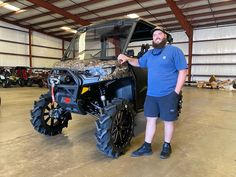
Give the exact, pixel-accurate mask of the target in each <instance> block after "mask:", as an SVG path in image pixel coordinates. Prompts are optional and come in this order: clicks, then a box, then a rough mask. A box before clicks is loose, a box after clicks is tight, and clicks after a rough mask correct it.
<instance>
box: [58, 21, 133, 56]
mask: <svg viewBox="0 0 236 177" xmlns="http://www.w3.org/2000/svg"><path fill="white" fill-rule="evenodd" d="M132 25H133V23H129V24H120V25H119V24H112V25H111V24H109V25H108V24H107V25H106V26H104V25H103V26H90V27H87V29H86V28H84V29H85V30H84V32H79V30H78V32H77V33H76V34H75V36H74V38H73V39H72V41H71V43H70V45H69V47H68V48H67V50H66V52H65V54H64V56H63V58H62V59H63V60H68V59H79V60H86V59H103V60H109V59H116V58H117V56H118V55H119V54H120V53H121V52H122V51H123V48H124V47H125V44H126V41H127V39H128V36H129V33H130V32H131V28H132Z"/></svg>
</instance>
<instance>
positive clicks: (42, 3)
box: [27, 0, 90, 26]
mask: <svg viewBox="0 0 236 177" xmlns="http://www.w3.org/2000/svg"><path fill="white" fill-rule="evenodd" d="M27 1H29V2H31V3H33V4H36V5H38V6H40V7H43V8H45V9H48V10H50V11H52V12H54V13H57V14H60V15H62V16H64V17H66V18H68V19H72V20H74V21H75V22H76V23H78V24H81V25H83V26H86V25H89V24H90V22H88V21H87V20H83V19H81V18H79V17H78V16H76V15H74V14H71V13H69V12H67V11H64V10H63V9H62V8H59V7H56V6H54V5H52V4H50V3H48V2H46V1H43V0H27Z"/></svg>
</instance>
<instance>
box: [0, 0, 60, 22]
mask: <svg viewBox="0 0 236 177" xmlns="http://www.w3.org/2000/svg"><path fill="white" fill-rule="evenodd" d="M58 1H62V0H49V2H50V3H54V2H58ZM18 3H21V2H18ZM35 7H37V6H36V5H32V6H27V7H25V8H22V9H21V10H28V9H29V10H30V9H33V8H35ZM15 14H16V12H15V11H13V12H9V13H6V14H3V15H1V16H0V18H4V17H7V16H11V15H15Z"/></svg>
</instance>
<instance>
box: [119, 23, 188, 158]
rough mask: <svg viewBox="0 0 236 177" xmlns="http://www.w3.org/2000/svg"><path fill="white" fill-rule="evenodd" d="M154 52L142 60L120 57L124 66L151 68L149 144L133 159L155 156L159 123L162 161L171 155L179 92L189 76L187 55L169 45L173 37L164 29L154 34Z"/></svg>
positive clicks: (146, 107) (146, 108)
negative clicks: (161, 131) (160, 126)
mask: <svg viewBox="0 0 236 177" xmlns="http://www.w3.org/2000/svg"><path fill="white" fill-rule="evenodd" d="M151 32H152V38H153V41H152V45H153V49H151V50H148V51H147V52H146V53H145V54H144V55H143V56H142V57H140V58H139V59H137V58H133V57H132V58H131V57H128V56H126V55H124V54H120V55H119V56H118V61H119V62H120V63H121V64H122V63H124V62H128V63H129V64H131V65H132V66H136V67H141V68H147V69H148V84H147V95H146V99H145V103H144V115H145V117H146V120H147V121H146V131H145V141H144V143H143V144H142V146H141V147H139V148H138V149H137V150H135V151H134V152H132V154H131V156H132V157H139V156H144V155H151V154H152V147H151V143H152V140H153V137H154V134H155V132H156V121H157V119H158V118H160V119H161V120H162V121H163V122H164V142H163V146H162V150H161V153H160V158H161V159H166V158H168V157H169V156H170V154H171V152H172V150H171V145H170V142H171V139H172V136H173V132H174V121H176V120H177V118H178V101H179V93H180V91H181V89H182V87H183V85H184V82H185V79H186V75H187V68H188V66H187V63H186V60H185V56H184V54H183V52H182V51H181V49H179V48H178V47H175V46H172V45H168V44H167V41H168V42H170V40H171V39H172V38H171V35H170V34H169V33H168V32H167V31H165V30H164V29H163V28H162V27H156V28H154V29H153V30H152V31H151Z"/></svg>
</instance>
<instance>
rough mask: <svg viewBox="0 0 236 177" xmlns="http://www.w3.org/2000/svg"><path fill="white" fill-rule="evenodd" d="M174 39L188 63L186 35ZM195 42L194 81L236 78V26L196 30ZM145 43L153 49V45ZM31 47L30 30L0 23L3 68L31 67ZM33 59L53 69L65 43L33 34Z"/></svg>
mask: <svg viewBox="0 0 236 177" xmlns="http://www.w3.org/2000/svg"><path fill="white" fill-rule="evenodd" d="M14 29H16V30H18V31H15V30H14ZM172 35H173V38H174V44H173V45H176V46H178V47H179V48H181V49H182V50H183V52H184V54H185V55H186V60H188V38H187V36H186V34H185V33H184V32H175V33H172ZM193 40H194V42H193V62H192V63H193V66H192V77H191V78H192V80H193V81H198V80H208V79H209V76H210V75H219V76H220V77H218V78H219V79H233V78H236V77H235V76H236V26H228V27H219V28H208V29H201V30H194V36H193ZM11 41H13V42H18V43H12V42H11ZM146 43H149V44H150V45H151V42H150V41H147V42H146ZM28 44H29V34H28V30H26V29H23V28H20V27H17V26H14V25H11V24H7V23H5V22H2V21H0V66H29V56H28V55H29V47H28ZM67 45H68V42H65V46H67ZM132 45H134V46H136V47H132V48H133V49H135V53H136V54H137V53H138V51H139V50H140V43H133V44H132ZM65 48H66V47H65ZM10 53H12V54H15V55H11V54H10ZM32 56H33V57H32V66H33V67H52V65H53V64H54V63H55V62H57V61H58V60H59V59H60V58H61V56H62V40H60V39H56V38H53V37H50V36H46V35H43V34H40V33H37V32H32ZM221 76H222V77H221Z"/></svg>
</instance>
